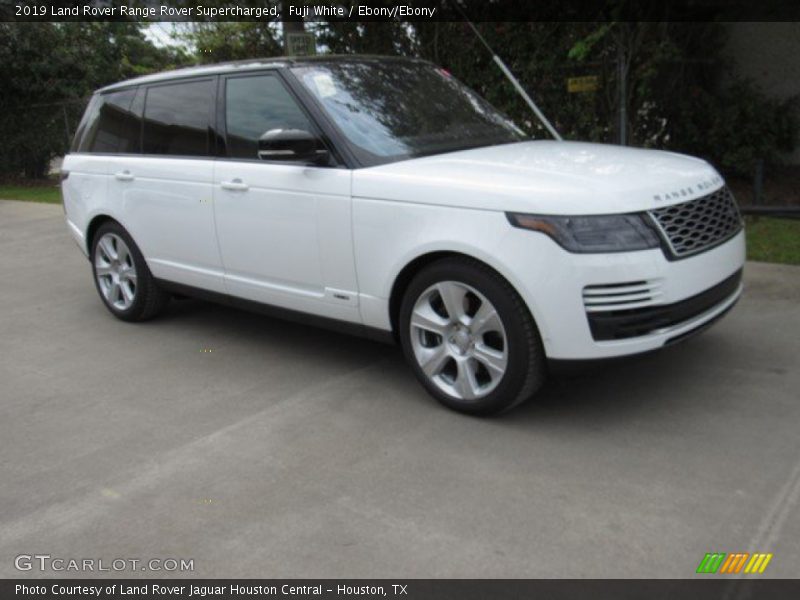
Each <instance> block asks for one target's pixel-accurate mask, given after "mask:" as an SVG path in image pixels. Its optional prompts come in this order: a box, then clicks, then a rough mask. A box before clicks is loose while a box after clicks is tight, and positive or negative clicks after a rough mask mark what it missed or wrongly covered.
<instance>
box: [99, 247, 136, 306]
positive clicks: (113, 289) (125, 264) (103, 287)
mask: <svg viewBox="0 0 800 600" xmlns="http://www.w3.org/2000/svg"><path fill="white" fill-rule="evenodd" d="M94 272H95V277H96V278H97V284H98V287H99V288H100V292H101V293H102V294H103V297H104V298H105V299H106V302H108V304H109V305H111V306H113V307H114V308H115V309H117V310H128V309H129V308H130V307H131V306H132V305H133V302H134V300H135V299H136V265H135V264H134V262H133V255H132V254H131V251H130V249H129V248H128V245H127V244H126V243H125V241H124V240H123V239H122V238H121V237H120V236H118V235H117V234H115V233H106V234H105V235H103V237H101V238H100V240H99V241H98V242H97V245H96V246H95V254H94Z"/></svg>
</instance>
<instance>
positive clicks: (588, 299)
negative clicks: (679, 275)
mask: <svg viewBox="0 0 800 600" xmlns="http://www.w3.org/2000/svg"><path fill="white" fill-rule="evenodd" d="M661 296H662V291H661V280H657V279H656V280H652V281H631V282H628V283H607V284H601V285H587V286H586V287H585V288H583V305H584V306H585V307H586V312H590V313H591V312H606V311H612V310H623V309H628V308H641V307H643V306H650V305H651V304H654V303H657V302H658V301H659V300H660V298H661Z"/></svg>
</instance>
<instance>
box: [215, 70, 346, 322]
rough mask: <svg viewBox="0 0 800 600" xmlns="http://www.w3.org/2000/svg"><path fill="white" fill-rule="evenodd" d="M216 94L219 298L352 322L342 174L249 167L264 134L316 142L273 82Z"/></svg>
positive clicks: (301, 114)
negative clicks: (278, 132) (295, 133)
mask: <svg viewBox="0 0 800 600" xmlns="http://www.w3.org/2000/svg"><path fill="white" fill-rule="evenodd" d="M221 85H222V88H221V90H220V95H219V99H220V103H221V108H220V110H219V112H218V115H219V116H218V119H219V120H222V121H224V123H223V124H220V123H218V125H222V127H221V129H222V131H223V133H224V135H225V147H226V156H225V157H221V158H220V159H219V160H217V161H216V165H215V168H214V211H215V218H216V225H217V239H218V241H219V248H220V252H221V256H222V262H223V266H224V270H225V285H226V288H227V290H228V293H229V294H231V295H233V296H237V297H240V298H245V299H248V300H254V301H256V302H261V303H265V304H271V305H274V306H279V307H283V308H288V309H292V310H298V311H302V312H308V313H313V314H317V315H322V316H327V317H331V318H336V319H342V320H347V321H353V322H359V321H360V317H359V313H358V306H357V303H358V296H357V286H356V276H355V265H354V260H353V245H352V235H351V218H350V217H351V206H352V203H351V198H350V185H351V176H350V171H349V170H348V169H344V168H338V167H336V166H330V167H328V166H325V167H323V166H308V165H301V164H288V163H279V162H268V161H264V160H260V159H259V158H258V139H259V138H260V137H261V136H262V135H263V134H264V133H265V132H267V131H269V130H271V129H279V128H283V129H285V128H293V129H303V130H306V131H312V132H315V133H316V128H315V126H314V125H313V123H312V122H311V120H310V118H309V117H308V115H307V113H306V112H305V111H304V110H303V109H302V108H301V106H300V105H299V103H298V101H297V100H296V98H295V97H294V96H293V94H292V93H291V92H290V90H289V89H288V88H287V87H286V85H285V83H284V82H283V80H282V79H281V77H280V76H279V75H278V74H277V73H274V72H267V73H264V72H262V73H257V74H244V75H235V76H228V77H223V79H222V81H221Z"/></svg>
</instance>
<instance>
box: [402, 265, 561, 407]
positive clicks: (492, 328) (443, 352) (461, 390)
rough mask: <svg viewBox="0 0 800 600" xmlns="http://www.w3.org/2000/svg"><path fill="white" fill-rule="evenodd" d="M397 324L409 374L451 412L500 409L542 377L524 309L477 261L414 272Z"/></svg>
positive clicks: (537, 342) (523, 396) (540, 356)
mask: <svg viewBox="0 0 800 600" xmlns="http://www.w3.org/2000/svg"><path fill="white" fill-rule="evenodd" d="M399 327H400V332H399V333H400V341H401V343H402V346H403V352H404V353H405V355H406V359H407V360H408V362H409V363H410V364H411V368H412V369H413V371H414V374H415V375H416V376H417V378H418V379H419V380H420V382H421V383H422V385H423V386H424V387H425V388H426V389H427V390H428V392H430V394H431V395H433V396H434V397H435V398H436V399H437V400H439V401H440V402H441V403H442V404H444V405H445V406H447V407H449V408H452V409H454V410H457V411H460V412H464V413H469V414H475V415H488V414H494V413H500V412H503V411H506V410H508V409H510V408H512V407H514V406H516V405H517V404H520V403H521V402H523V401H525V400H527V399H528V398H530V397H531V396H532V395H533V394H534V393H535V392H536V390H538V389H539V387H541V385H542V383H543V382H544V378H545V372H546V370H545V358H544V352H543V350H542V343H541V339H540V337H539V332H538V330H537V328H536V324H535V323H534V321H533V319H532V317H531V315H530V312H529V311H528V309H527V307H526V306H525V304H524V302H523V301H522V299H521V298H520V297H519V295H518V294H517V293H516V291H515V290H514V289H513V288H512V287H511V285H510V284H509V283H508V282H507V281H506V280H505V279H503V278H502V277H501V276H500V275H499V274H498V273H496V272H495V271H493V270H492V269H490V268H489V267H487V266H486V265H484V264H482V263H479V262H477V261H474V260H469V259H461V258H447V259H443V260H440V261H437V262H435V263H433V264H431V265H429V266H428V267H426V268H425V269H423V270H422V271H421V272H420V273H418V274H417V276H416V277H414V279H413V280H412V282H411V284H410V285H409V286H408V289H407V291H406V293H405V296H404V298H403V302H402V305H401V308H400V318H399Z"/></svg>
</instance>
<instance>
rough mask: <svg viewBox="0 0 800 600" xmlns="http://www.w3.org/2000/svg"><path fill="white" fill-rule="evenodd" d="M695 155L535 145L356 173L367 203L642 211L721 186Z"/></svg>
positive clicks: (601, 146)
mask: <svg viewBox="0 0 800 600" xmlns="http://www.w3.org/2000/svg"><path fill="white" fill-rule="evenodd" d="M722 183H723V182H722V178H721V177H720V176H719V174H718V173H717V172H716V171H715V170H714V169H713V168H712V167H711V166H710V165H709V164H708V163H707V162H705V161H703V160H700V159H698V158H693V157H691V156H685V155H681V154H675V153H672V152H664V151H660V150H644V149H639V148H628V147H624V146H612V145H606V144H590V143H584V142H556V141H531V142H520V143H517V144H506V145H502V146H491V147H488V148H476V149H473V150H463V151H460V152H452V153H448V154H440V155H436V156H430V157H423V158H416V159H412V160H405V161H401V162H396V163H391V164H388V165H381V166H377V167H371V168H367V169H358V170H356V171H354V172H353V195H354V196H355V197H360V198H373V199H380V200H394V201H400V202H415V203H423V204H437V205H446V206H460V207H465V208H481V209H490V210H503V211H517V212H530V213H541V214H604V213H623V212H635V211H641V210H648V209H652V208H657V207H659V206H667V205H670V204H676V203H678V202H685V201H687V200H691V199H692V198H696V197H699V196H703V195H706V194H708V193H710V192H712V191H713V190H715V189H717V188H719V187H720V186H721V185H722Z"/></svg>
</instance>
